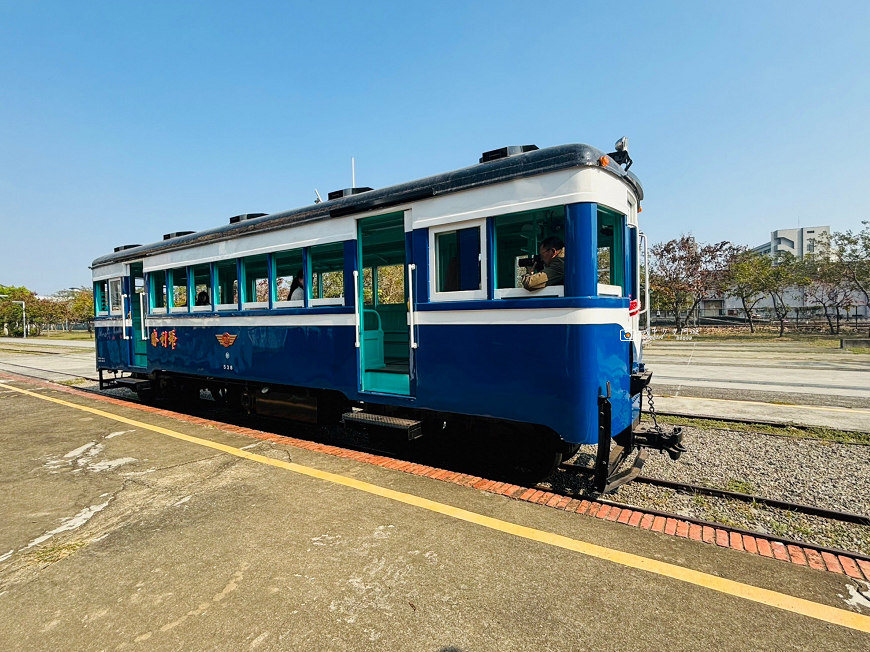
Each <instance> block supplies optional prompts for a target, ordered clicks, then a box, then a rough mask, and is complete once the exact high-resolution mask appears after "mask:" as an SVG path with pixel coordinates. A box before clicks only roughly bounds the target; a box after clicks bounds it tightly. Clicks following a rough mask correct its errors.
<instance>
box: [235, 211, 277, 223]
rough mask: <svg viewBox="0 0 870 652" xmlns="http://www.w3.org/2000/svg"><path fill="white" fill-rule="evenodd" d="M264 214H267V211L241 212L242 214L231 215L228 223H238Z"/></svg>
mask: <svg viewBox="0 0 870 652" xmlns="http://www.w3.org/2000/svg"><path fill="white" fill-rule="evenodd" d="M264 215H268V213H243V214H242V215H233V216H232V217H231V218H230V224H238V223H239V222H244V221H245V220H252V219H254V218H255V217H263V216H264Z"/></svg>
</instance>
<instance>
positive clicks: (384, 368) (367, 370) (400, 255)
mask: <svg viewBox="0 0 870 652" xmlns="http://www.w3.org/2000/svg"><path fill="white" fill-rule="evenodd" d="M358 227H359V234H358V236H359V237H358V240H357V242H358V243H359V248H360V251H359V261H360V270H359V279H358V282H359V291H358V296H359V299H358V300H359V306H357V309H358V311H359V313H360V333H359V335H360V355H359V363H360V383H361V385H362V387H361V389H362V391H364V392H378V393H382V394H400V395H403V396H409V395H410V394H411V343H410V336H411V331H410V327H409V326H408V289H407V283H406V281H407V278H408V266H407V259H406V252H405V219H404V213H391V214H390V215H378V216H375V217H369V218H366V219H363V220H360V221H359V223H358Z"/></svg>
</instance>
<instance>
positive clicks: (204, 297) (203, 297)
mask: <svg viewBox="0 0 870 652" xmlns="http://www.w3.org/2000/svg"><path fill="white" fill-rule="evenodd" d="M195 305H197V306H210V305H211V301H210V300H209V298H208V292H206V291H205V290H202V291H201V292H200V293H199V294H197V295H196V304H195Z"/></svg>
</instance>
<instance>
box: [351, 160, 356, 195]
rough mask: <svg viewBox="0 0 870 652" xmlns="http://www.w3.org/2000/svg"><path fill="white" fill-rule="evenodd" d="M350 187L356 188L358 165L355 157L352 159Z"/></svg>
mask: <svg viewBox="0 0 870 652" xmlns="http://www.w3.org/2000/svg"><path fill="white" fill-rule="evenodd" d="M350 187H351V188H356V163H355V162H354V160H353V156H351V157H350Z"/></svg>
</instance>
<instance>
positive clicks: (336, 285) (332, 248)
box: [308, 242, 344, 306]
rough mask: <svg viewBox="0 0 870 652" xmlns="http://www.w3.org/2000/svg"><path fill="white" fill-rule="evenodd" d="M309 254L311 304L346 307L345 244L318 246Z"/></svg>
mask: <svg viewBox="0 0 870 652" xmlns="http://www.w3.org/2000/svg"><path fill="white" fill-rule="evenodd" d="M308 252H309V253H308V260H309V272H308V276H309V278H308V288H309V289H308V292H309V293H310V294H309V296H310V297H311V301H310V304H311V305H312V306H340V305H344V243H343V242H335V243H332V244H325V245H317V246H316V247H311V249H309V250H308Z"/></svg>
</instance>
